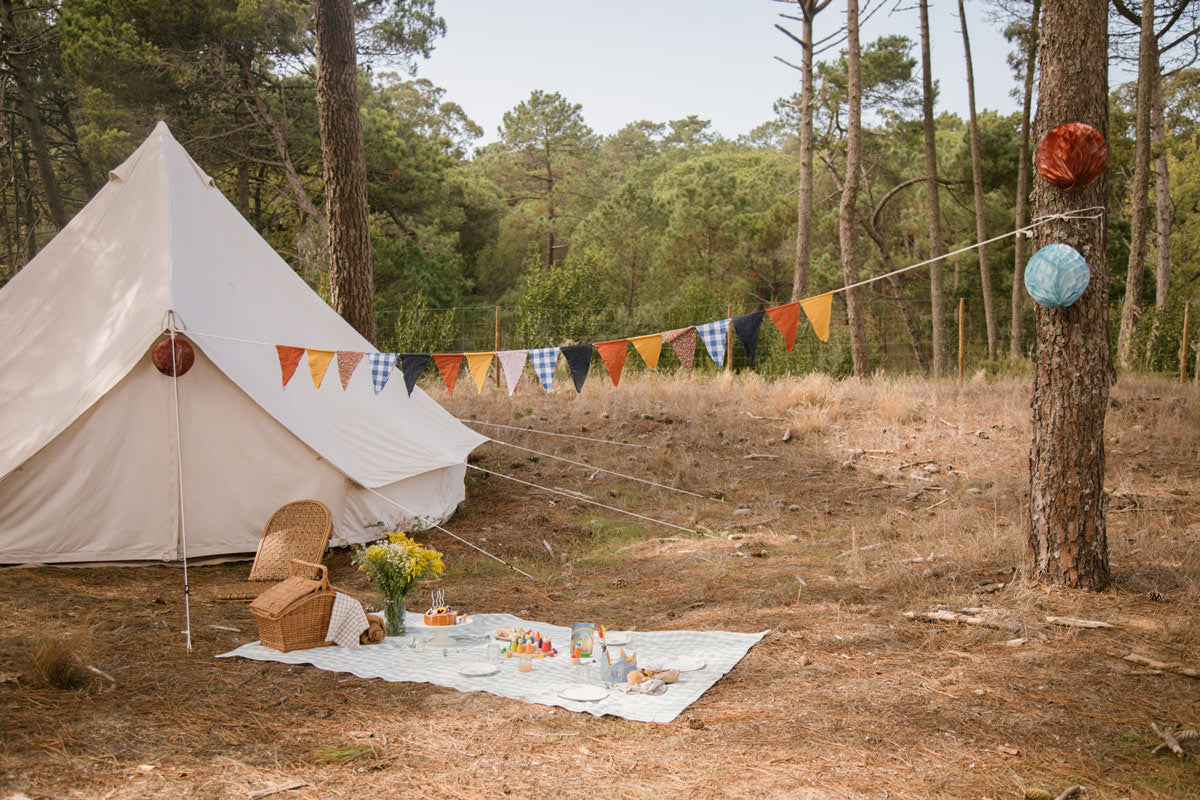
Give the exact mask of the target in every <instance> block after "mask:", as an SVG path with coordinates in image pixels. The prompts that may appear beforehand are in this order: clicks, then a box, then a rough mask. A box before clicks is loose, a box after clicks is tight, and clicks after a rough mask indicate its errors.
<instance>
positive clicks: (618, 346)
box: [596, 339, 629, 387]
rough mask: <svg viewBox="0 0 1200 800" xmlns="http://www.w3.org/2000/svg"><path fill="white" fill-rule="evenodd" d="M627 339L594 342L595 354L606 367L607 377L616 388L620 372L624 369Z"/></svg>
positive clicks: (619, 379)
mask: <svg viewBox="0 0 1200 800" xmlns="http://www.w3.org/2000/svg"><path fill="white" fill-rule="evenodd" d="M628 345H629V340H628V339H614V340H612V341H611V342H596V352H597V353H599V354H600V358H601V359H603V360H604V366H606V367H608V377H610V378H612V385H613V386H614V387H616V386H617V385H618V384H619V383H620V382H621V370H623V369H624V368H625V355H626V353H627V352H628V349H629V348H628Z"/></svg>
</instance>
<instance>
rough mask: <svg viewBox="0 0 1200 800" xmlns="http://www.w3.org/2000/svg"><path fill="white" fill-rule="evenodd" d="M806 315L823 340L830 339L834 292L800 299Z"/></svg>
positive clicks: (818, 336) (819, 337)
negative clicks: (830, 318)
mask: <svg viewBox="0 0 1200 800" xmlns="http://www.w3.org/2000/svg"><path fill="white" fill-rule="evenodd" d="M800 307H801V308H803V309H804V316H806V317H808V321H809V322H810V323H812V326H813V331H814V332H815V333H816V334H817V338H818V339H820V340H821V341H822V342H828V341H829V312H830V309H832V308H833V292H826V293H825V294H819V295H817V296H816V297H810V298H808V299H807V300H801V301H800Z"/></svg>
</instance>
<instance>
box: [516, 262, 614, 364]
mask: <svg viewBox="0 0 1200 800" xmlns="http://www.w3.org/2000/svg"><path fill="white" fill-rule="evenodd" d="M599 266H600V264H599V260H598V258H597V256H596V253H595V252H594V251H592V250H582V251H579V252H572V253H570V254H569V255H568V256H567V257H566V258H565V259H563V261H562V262H561V263H558V264H554V265H552V266H550V267H549V268H543V267H540V266H538V264H537V263H536V262H532V263H530V264H529V265H528V267H527V271H526V274H525V277H524V279H523V282H522V286H521V293H520V296H519V298H518V300H517V303H516V307H515V309H514V313H515V315H516V317H517V324H516V341H515V342H513V343H512V344H513V346H514V347H542V346H546V345H563V344H579V343H583V342H592V341H596V332H597V331H599V330H604V329H605V328H606V327H608V326H610V325H611V324H612V314H611V312H609V311H608V310H606V309H599V310H597V309H596V308H595V306H596V300H597V298H598V297H600V296H601V295H600V289H601V283H600V270H599Z"/></svg>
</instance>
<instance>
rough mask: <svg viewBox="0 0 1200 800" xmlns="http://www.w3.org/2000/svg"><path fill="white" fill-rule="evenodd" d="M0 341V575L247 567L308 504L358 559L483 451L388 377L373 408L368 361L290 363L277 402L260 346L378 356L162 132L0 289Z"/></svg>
mask: <svg viewBox="0 0 1200 800" xmlns="http://www.w3.org/2000/svg"><path fill="white" fill-rule="evenodd" d="M171 325H174V327H175V328H177V329H178V332H177V336H178V337H179V338H180V339H183V340H185V341H187V342H189V343H190V344H191V346H192V348H193V349H194V351H195V363H194V365H193V366H192V368H191V369H190V370H189V371H187V372H185V373H183V374H181V375H179V377H178V378H175V379H173V378H171V377H170V376H169V375H164V374H162V373H160V372H159V371H158V370H157V369H156V368H155V366H154V365H153V363H152V358H151V351H152V349H153V347H154V345H155V343H156V342H157V341H159V340H160V339H161V337H162V336H163V334H164V331H166V330H168V328H169V326H171ZM0 341H2V342H4V343H5V346H4V348H2V349H0V563H26V562H45V563H53V562H79V561H129V560H175V559H178V558H181V557H184V556H193V557H194V556H213V555H220V554H228V553H242V552H248V551H252V550H254V549H255V547H256V546H257V543H258V537H259V534H260V533H261V530H262V526H263V524H264V523H265V522H266V520H267V518H268V517H269V516H270V515H271V512H272V511H273V510H275V509H276V508H278V507H279V506H281V505H283V504H284V503H286V502H289V501H291V500H297V499H305V498H309V499H316V500H320V501H322V502H324V503H325V504H326V505H327V506H329V508H330V510H331V511H332V512H333V526H334V527H333V541H334V542H339V541H340V542H343V543H344V542H362V541H368V540H371V539H375V538H378V537H379V536H380V534H381V532H382V531H383V530H386V529H390V528H391V526H393V525H402V524H406V523H408V522H410V521H411V520H412V519H413V518H414V517H422V518H431V519H435V520H442V519H445V518H446V517H448V516H449V515H450V514H451V513H452V512H453V511H454V509H455V507H456V505H457V504H458V503H459V502H460V501H461V500H462V499H463V497H464V484H463V478H464V475H465V472H466V458H467V454H468V453H470V452H471V450H473V449H474V448H475V447H477V446H478V445H479V444H481V443H482V442H483V441H485V439H484V437H482V436H480V435H479V434H477V433H475V432H474V431H471V430H469V429H468V428H466V427H464V426H463V425H462V424H460V423H459V422H458V421H457V420H455V419H454V418H453V417H452V416H451V415H450V414H449V413H448V412H446V410H445V409H443V408H442V407H441V406H439V405H438V404H437V403H436V402H435V401H434V400H432V399H431V398H430V397H428V396H427V395H426V394H425V393H424V392H422V391H421V390H420V389H419V388H418V389H416V390H414V391H413V393H412V395H411V396H408V394H407V392H406V390H405V386H404V381H403V380H402V379H401V377H400V375H401V373H400V367H399V365H396V368H395V373H394V375H393V376H392V378H391V380H389V382H388V383H387V384H386V385H385V387H384V389H383V390H382V391H381V392H379V393H378V394H377V393H376V392H375V389H374V386H373V381H372V374H371V365H370V363H369V361H370V359H369V355H368V357H365V358H363V359H362V361H361V363H359V365H358V367H357V370H356V371H355V372H354V373H353V374H352V376H351V378H350V380H349V382H348V383H347V384H346V387H345V388H344V389H343V384H342V381H341V379H340V375H339V371H338V364H337V361H336V360H335V361H334V363H333V364H331V365H329V367H328V370H329V372H328V375H327V376H326V377H325V379H324V381H323V382H322V383H321V385H320V388H315V387H314V383H315V380H314V379H313V378H312V377H310V370H309V367H308V364H307V361H305V360H304V359H301V362H300V365H299V367H298V369H297V370H296V373H295V375H294V376H293V377H292V379H291V381H290V382H289V383H288V386H287V387H286V388H285V387H284V386H283V383H282V380H281V372H280V362H279V357H278V354H277V351H276V348H275V347H273V346H271V345H269V344H264V343H278V344H283V345H292V346H298V347H312V348H321V349H323V350H332V351H350V352H359V353H367V354H370V353H372V352H375V349H374V348H373V347H372V346H371V345H370V344H369V343H368V342H367V341H366V340H365V339H364V338H363V337H362V336H360V335H359V334H358V333H357V332H356V331H355V330H354V329H353V328H352V327H351V326H350V325H349V324H348V323H346V322H345V321H344V320H343V319H342V318H341V317H339V316H338V315H337V314H336V313H335V312H334V311H333V310H332V309H331V308H330V307H329V306H328V305H327V304H326V303H325V302H324V301H323V300H321V298H320V297H319V296H318V295H317V294H316V293H315V292H313V291H312V289H310V288H309V287H308V285H307V284H305V282H304V281H303V280H302V279H301V278H300V277H299V276H298V275H297V274H296V273H295V272H294V271H293V270H292V269H291V267H289V266H288V265H287V264H286V263H285V262H284V261H283V259H281V258H280V257H279V255H278V254H276V253H275V251H274V250H272V249H271V247H270V245H268V244H267V243H266V242H265V241H264V240H263V239H262V238H261V237H260V236H259V235H258V233H257V232H256V231H255V230H254V228H253V227H251V226H250V224H249V223H248V222H246V220H245V219H243V218H242V216H241V215H240V214H239V213H238V211H237V210H236V209H235V208H234V206H233V205H232V204H231V203H230V202H229V201H228V200H227V199H226V198H225V197H224V196H223V195H222V194H221V192H220V191H218V190H217V188H216V186H215V184H214V183H213V180H212V179H211V178H210V177H209V176H208V175H207V174H205V173H204V171H203V170H201V169H200V167H199V166H198V165H197V164H196V163H195V162H194V161H192V159H191V158H190V157H189V156H188V154H187V152H186V151H184V149H183V147H182V146H181V145H180V144H179V143H178V142H176V141H175V139H174V138H173V137H172V136H171V133H170V131H169V130H167V126H166V125H165V124H164V123H162V122H160V123H158V125H157V127H155V129H154V131H153V132H152V133H151V134H150V136H149V138H147V139H146V141H145V142H143V143H142V145H141V146H140V147H138V149H137V150H136V151H134V153H133V154H132V155H131V156H130V157H129V158H128V159H127V160H126V161H125V163H123V164H121V166H119V167H117V168H116V169H114V170H113V171H112V172H111V173H109V181H108V183H107V185H106V186H105V187H104V188H103V189H101V190H100V192H98V193H97V194H96V196H95V197H94V198H92V200H91V201H90V202H89V203H88V204H87V205H86V206H84V208H83V209H82V210H80V212H79V213H78V214H77V215H76V216H75V218H74V219H72V220H71V222H70V224H68V225H67V226H66V227H65V228H64V229H63V230H62V231H61V232H60V233H59V234H58V235H57V236H56V237H55V238H54V239H53V240H52V241H50V242H49V243H48V244H47V245H46V247H45V248H44V249H43V250H42V251H41V252H40V253H38V255H37V256H36V257H35V258H34V259H33V260H32V261H30V262H29V264H28V265H27V266H26V267H25V268H24V269H22V270H21V271H20V272H19V273H18V274H17V275H16V277H14V278H13V279H12V280H11V281H9V283H8V284H7V285H6V286H4V287H3V288H2V289H0ZM167 352H168V355H169V354H170V350H168V351H167ZM176 389H177V397H178V401H177V402H176ZM180 475H182V481H180V479H179V476H180ZM181 483H182V492H181V491H180V489H181V486H180V484H181ZM181 496H182V501H181ZM181 503H182V510H183V514H182V515H181V514H180V510H181ZM181 519H182V520H185V524H186V528H185V529H184V530H181ZM184 531H186V551H185V542H184V535H185V534H184Z"/></svg>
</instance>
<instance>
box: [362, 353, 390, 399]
mask: <svg viewBox="0 0 1200 800" xmlns="http://www.w3.org/2000/svg"><path fill="white" fill-rule="evenodd" d="M396 356H397V354H396V353H368V354H367V358H369V359H371V383H373V384H375V394H379V393H380V392H382V391H383V387H384V386H387V382H388V378H390V377H392V370H393V369H395V368H396Z"/></svg>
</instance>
